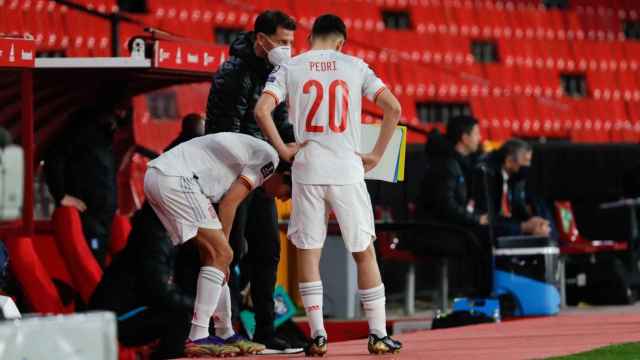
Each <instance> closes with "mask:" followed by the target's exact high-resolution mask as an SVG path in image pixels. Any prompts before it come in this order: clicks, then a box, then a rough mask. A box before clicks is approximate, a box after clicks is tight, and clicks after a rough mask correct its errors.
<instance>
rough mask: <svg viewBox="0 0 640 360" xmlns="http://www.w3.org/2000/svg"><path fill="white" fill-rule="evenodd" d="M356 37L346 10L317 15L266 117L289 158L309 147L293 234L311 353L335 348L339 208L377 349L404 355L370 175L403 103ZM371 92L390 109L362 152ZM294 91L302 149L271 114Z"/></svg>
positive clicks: (297, 169) (260, 116)
mask: <svg viewBox="0 0 640 360" xmlns="http://www.w3.org/2000/svg"><path fill="white" fill-rule="evenodd" d="M346 38H347V33H346V28H345V25H344V23H343V22H342V20H341V19H340V18H339V17H337V16H335V15H330V14H328V15H323V16H320V17H319V18H317V19H316V21H315V23H314V24H313V29H312V31H311V38H310V40H311V47H312V48H311V50H309V51H308V52H306V53H303V54H301V55H299V56H296V57H294V58H293V59H291V60H290V61H289V62H288V63H286V64H285V65H282V66H280V67H279V68H278V69H276V70H275V71H274V72H273V73H272V74H271V75H270V76H269V79H268V81H267V85H266V87H265V89H264V92H263V94H262V96H261V98H260V100H259V101H258V104H257V105H256V110H255V114H256V118H257V120H258V124H259V125H260V127H261V129H262V131H263V132H264V133H265V135H266V136H267V137H268V138H269V140H270V141H271V142H272V144H273V145H274V146H275V148H276V149H277V150H278V153H279V154H280V156H281V157H282V158H283V159H285V160H290V159H291V158H292V157H293V155H295V154H296V152H297V151H298V150H299V152H298V153H297V155H295V161H294V162H293V168H292V177H293V189H292V197H293V204H292V214H291V220H290V223H289V229H288V236H289V239H290V240H291V242H292V243H293V244H294V245H295V246H296V247H297V248H298V250H297V254H298V274H299V279H298V280H299V287H300V294H301V295H302V301H303V303H304V307H305V311H306V313H307V317H308V318H309V322H310V325H311V337H312V339H311V341H310V343H309V345H308V347H307V349H306V353H307V355H309V356H322V355H324V354H325V353H326V352H327V333H326V331H325V329H324V324H323V320H322V282H321V280H320V270H319V263H320V255H321V253H322V246H323V244H324V240H325V238H326V235H327V221H328V212H329V210H330V209H333V211H334V212H335V214H336V217H337V219H338V223H339V224H340V230H341V232H342V237H343V238H344V241H345V245H346V247H347V249H348V250H349V251H350V252H352V253H353V258H354V259H355V261H356V264H357V269H358V288H359V294H360V299H361V300H362V305H363V307H364V311H365V314H366V317H367V320H368V322H369V333H370V335H369V342H368V348H369V352H370V353H375V354H386V353H395V352H398V351H399V350H400V348H401V347H402V344H401V343H400V342H398V341H395V340H393V339H392V338H391V337H389V336H388V335H387V331H386V319H385V318H386V315H385V293H384V285H383V284H382V280H381V278H380V270H379V269H378V264H377V262H376V256H375V251H374V248H373V243H372V241H373V240H374V239H375V228H374V220H373V210H372V207H371V200H370V198H369V193H368V192H367V187H366V185H365V182H364V173H365V172H366V171H369V170H371V169H372V168H374V167H375V166H376V165H377V164H378V162H379V161H380V158H381V156H382V154H383V153H384V150H385V148H386V147H387V144H388V143H389V140H390V139H391V136H392V134H393V131H394V129H395V126H396V124H397V123H398V120H399V118H400V104H399V103H398V100H397V99H396V98H395V97H394V96H393V94H392V93H391V92H390V91H389V90H387V89H386V87H385V86H384V84H383V83H382V81H381V80H380V79H379V78H378V77H376V75H375V74H374V73H373V71H371V69H369V66H368V65H367V64H366V63H364V62H363V61H362V60H361V59H358V58H356V57H352V56H348V55H345V54H343V53H342V52H341V49H342V46H343V45H344V42H345V40H346ZM363 95H364V96H367V97H368V98H369V99H371V100H372V101H374V102H375V103H376V104H377V105H378V106H380V107H381V108H382V109H383V110H384V118H383V122H382V129H381V132H380V135H379V137H378V140H377V142H376V145H375V147H374V149H373V151H372V152H371V153H369V154H359V149H360V136H361V123H360V113H361V106H362V105H361V101H362V96H363ZM287 97H288V103H289V120H290V121H291V122H292V123H293V126H294V132H295V136H296V141H297V142H298V143H305V146H304V147H302V148H298V147H291V146H288V145H286V144H284V143H283V141H282V139H281V137H280V135H279V134H278V131H277V130H276V127H275V125H274V123H273V120H272V118H271V111H272V110H273V109H274V107H275V106H276V105H277V104H279V103H280V102H282V101H285V99H286V98H287Z"/></svg>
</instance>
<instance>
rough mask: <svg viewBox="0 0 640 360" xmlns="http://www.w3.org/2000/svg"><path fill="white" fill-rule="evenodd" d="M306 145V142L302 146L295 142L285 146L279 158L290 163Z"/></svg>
mask: <svg viewBox="0 0 640 360" xmlns="http://www.w3.org/2000/svg"><path fill="white" fill-rule="evenodd" d="M306 144H307V143H306V142H305V143H302V144H298V143H295V142H293V143H288V144H285V148H284V149H282V150H281V151H280V154H279V155H280V158H281V159H282V160H284V161H286V162H292V161H293V158H294V157H295V156H296V154H297V153H298V151H300V149H301V148H302V147H303V146H305V145H306Z"/></svg>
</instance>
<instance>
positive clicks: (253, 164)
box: [240, 149, 280, 190]
mask: <svg viewBox="0 0 640 360" xmlns="http://www.w3.org/2000/svg"><path fill="white" fill-rule="evenodd" d="M279 159H280V158H279V157H278V153H277V152H276V151H275V149H269V151H268V152H267V153H264V154H263V156H257V157H254V158H253V159H252V160H251V161H250V162H249V163H248V164H247V165H246V166H245V167H244V168H243V169H242V172H241V173H240V179H241V181H244V182H245V184H246V185H247V186H248V187H249V188H250V189H251V190H253V189H255V188H257V187H258V186H260V185H262V183H264V182H265V180H267V179H268V178H269V177H270V176H271V175H273V174H274V173H275V171H276V168H277V167H278V161H279Z"/></svg>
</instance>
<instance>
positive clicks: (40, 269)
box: [5, 237, 65, 314]
mask: <svg viewBox="0 0 640 360" xmlns="http://www.w3.org/2000/svg"><path fill="white" fill-rule="evenodd" d="M5 245H6V246H7V251H8V252H9V257H10V258H11V261H10V262H9V266H10V268H11V272H12V273H13V274H14V275H15V276H16V279H17V280H18V283H19V284H20V287H21V288H22V291H23V293H24V295H25V297H26V301H27V302H28V303H29V306H30V307H31V310H32V311H34V312H38V313H53V314H60V313H64V312H65V311H64V307H63V305H62V301H60V297H59V296H58V292H57V290H56V287H55V286H54V285H53V282H52V281H51V278H50V277H49V275H48V273H47V271H46V269H45V268H44V266H43V265H42V262H41V261H40V259H39V258H38V255H37V254H36V251H35V249H34V247H33V241H32V239H31V238H29V237H12V238H9V239H7V240H5Z"/></svg>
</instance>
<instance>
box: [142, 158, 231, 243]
mask: <svg viewBox="0 0 640 360" xmlns="http://www.w3.org/2000/svg"><path fill="white" fill-rule="evenodd" d="M144 193H145V195H146V198H147V201H148V202H149V204H151V207H153V210H154V211H155V212H156V214H157V215H158V217H159V218H160V221H161V222H162V224H163V225H164V227H165V229H167V232H169V235H170V236H171V241H173V244H174V245H180V244H182V243H184V242H186V241H189V240H191V239H193V238H194V237H195V236H196V235H197V233H198V228H204V229H222V224H221V223H220V220H219V219H218V215H217V214H216V212H215V210H214V208H213V205H212V204H211V202H210V201H209V199H208V198H207V197H206V196H204V194H203V193H202V192H201V191H200V186H199V185H198V183H197V181H196V179H194V178H188V177H182V176H167V175H165V174H163V173H162V171H160V170H158V169H156V168H149V169H147V172H146V174H145V175H144Z"/></svg>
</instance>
